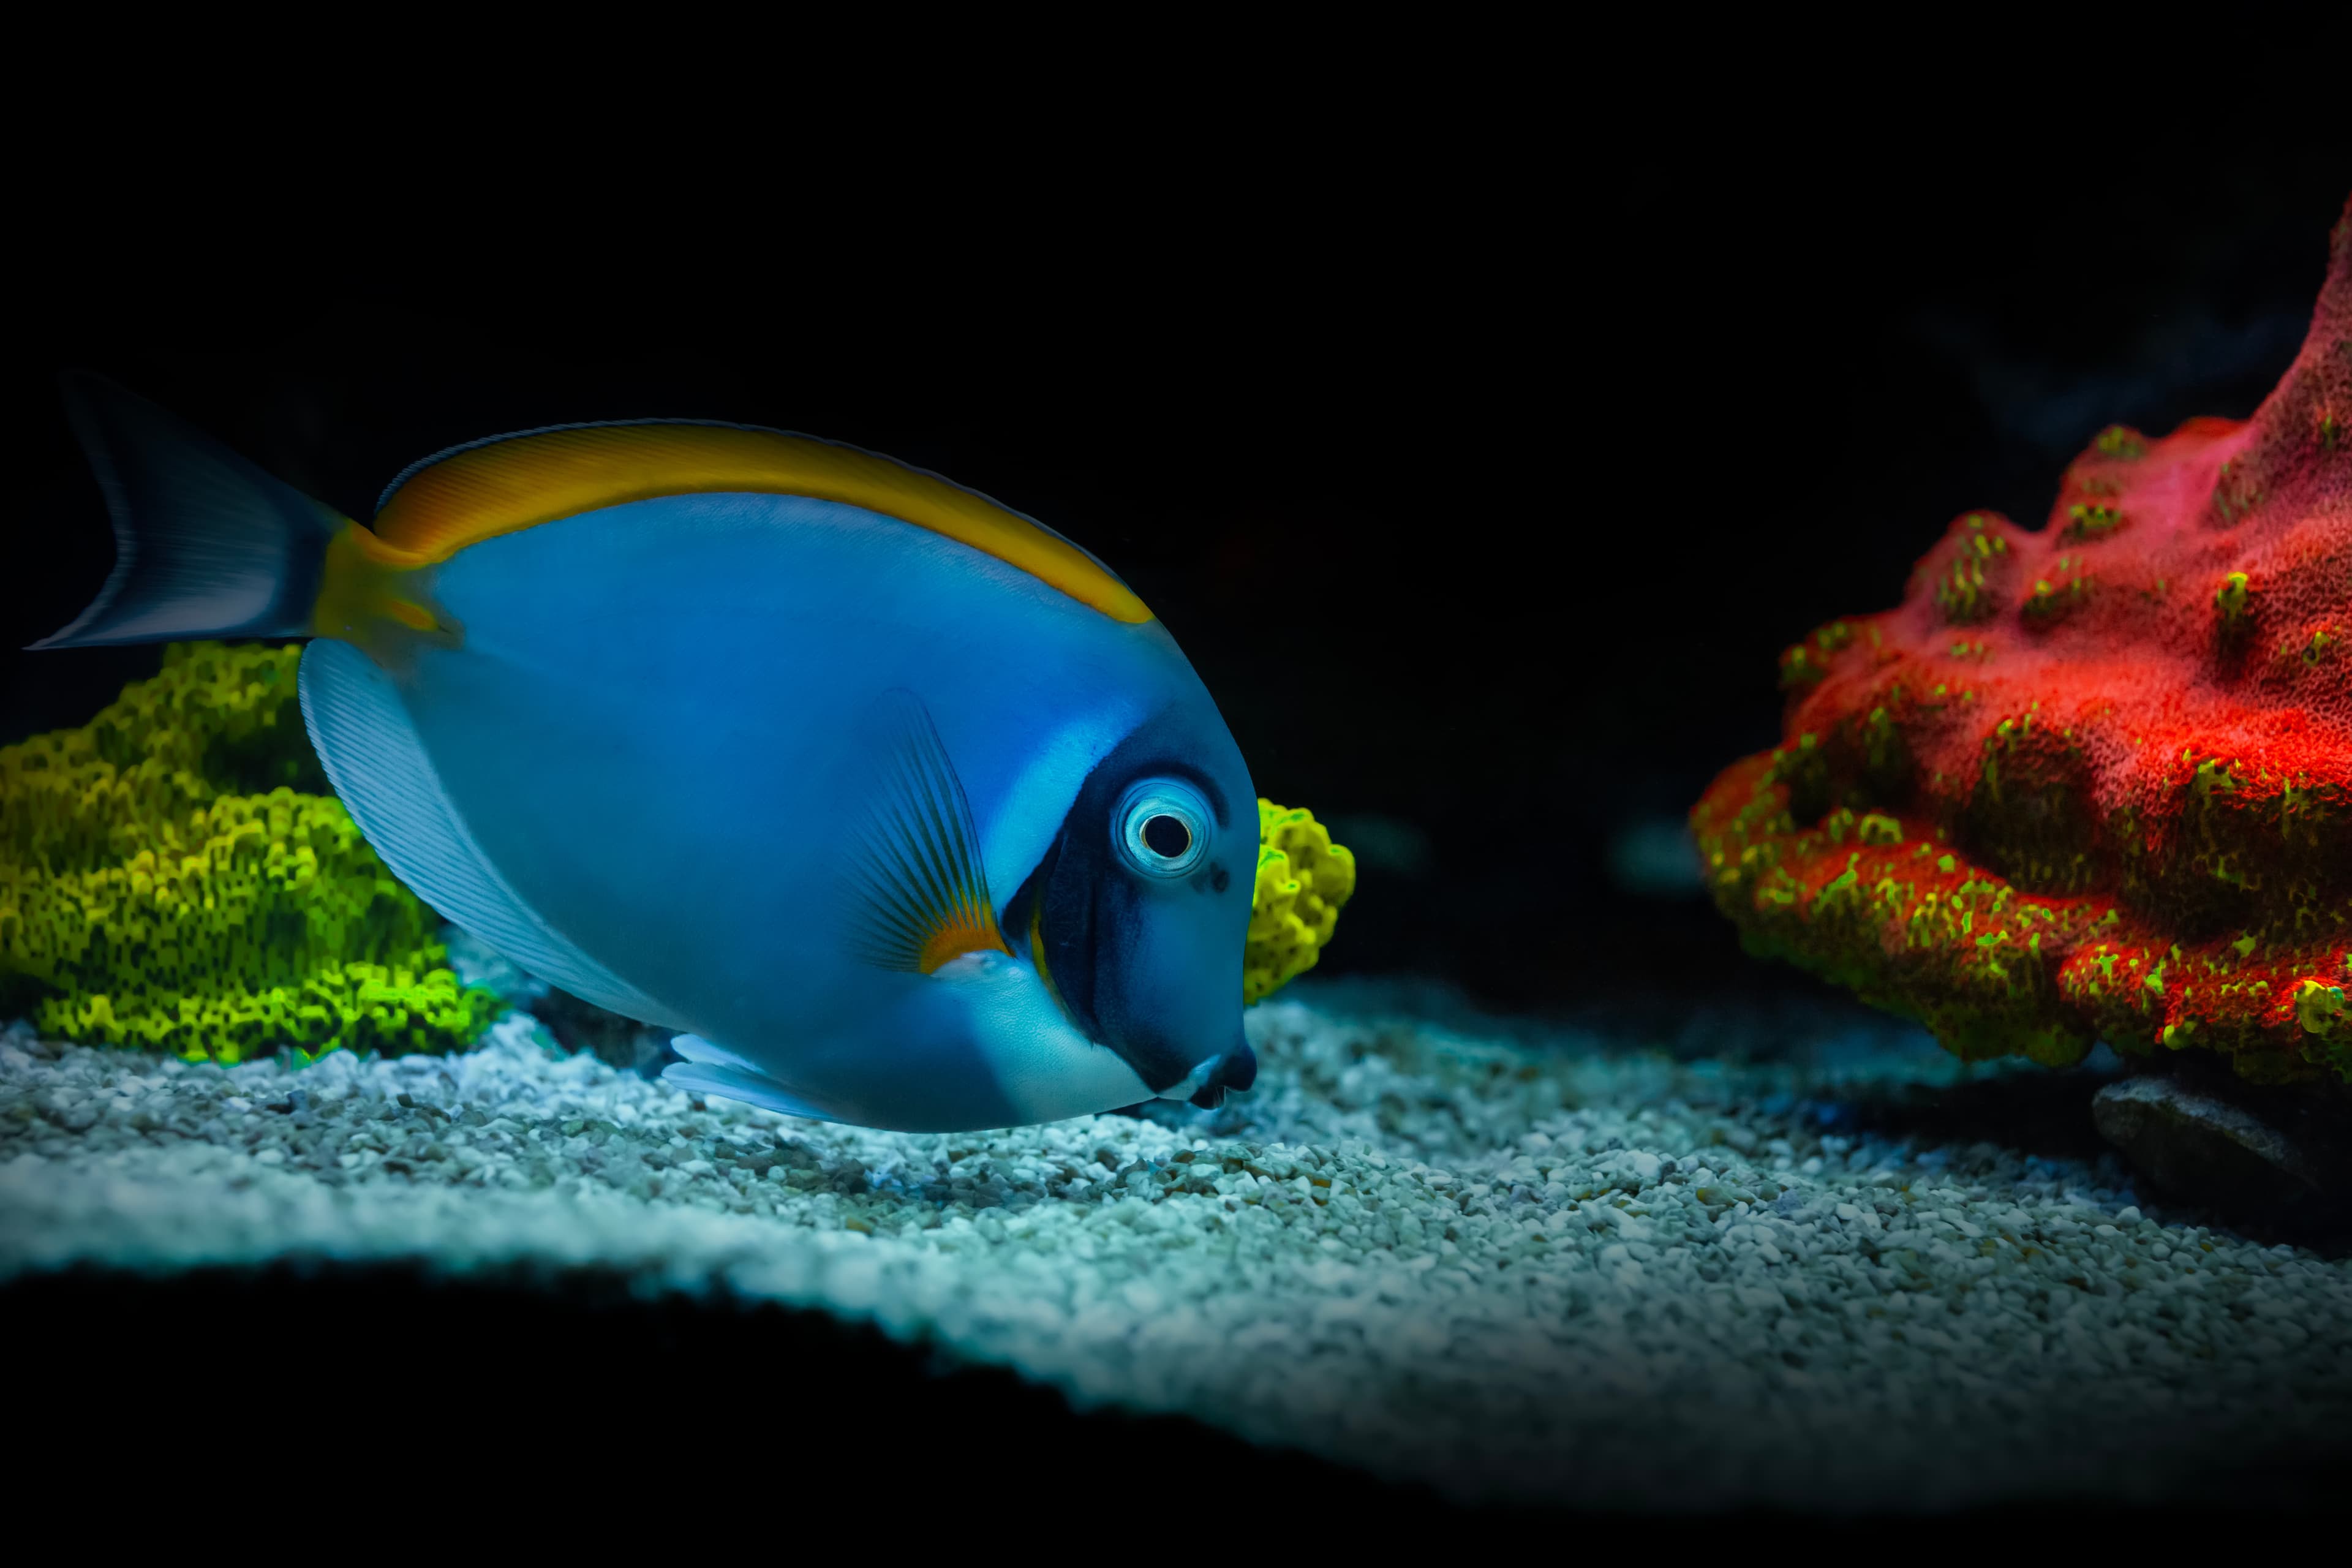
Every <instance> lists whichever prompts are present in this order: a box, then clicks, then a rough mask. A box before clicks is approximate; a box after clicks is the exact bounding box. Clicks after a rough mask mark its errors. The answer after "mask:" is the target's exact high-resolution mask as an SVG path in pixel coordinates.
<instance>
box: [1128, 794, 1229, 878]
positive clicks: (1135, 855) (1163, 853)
mask: <svg viewBox="0 0 2352 1568" xmlns="http://www.w3.org/2000/svg"><path fill="white" fill-rule="evenodd" d="M1111 832H1112V833H1113V835H1115V836H1116V837H1117V839H1118V848H1119V853H1120V854H1121V855H1122V856H1124V857H1125V858H1126V860H1127V863H1128V864H1129V865H1130V866H1132V867H1134V868H1136V869H1137V870H1139V871H1140V872H1142V873H1143V874H1144V875H1145V876H1147V877H1181V876H1183V875H1185V874H1186V873H1187V872H1190V871H1192V870H1193V869H1195V868H1198V867H1199V866H1200V864H1201V862H1202V860H1203V859H1205V858H1207V856H1208V853H1209V803H1208V802H1207V801H1205V800H1203V799H1202V798H1201V792H1200V791H1198V790H1196V789H1194V788H1193V787H1192V785H1191V784H1186V783H1184V782H1183V781H1182V780H1181V779H1146V780H1144V781H1143V782H1142V783H1141V784H1136V785H1134V786H1133V787H1132V788H1130V789H1129V791H1128V792H1127V794H1126V795H1123V796H1121V797H1120V799H1119V803H1118V812H1117V813H1116V814H1114V815H1113V816H1112V817H1111Z"/></svg>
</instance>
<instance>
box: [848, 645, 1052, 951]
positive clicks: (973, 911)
mask: <svg viewBox="0 0 2352 1568" xmlns="http://www.w3.org/2000/svg"><path fill="white" fill-rule="evenodd" d="M865 739H866V750H867V753H868V755H869V757H870V759H871V763H872V766H871V769H870V772H869V773H868V775H867V778H866V783H865V785H864V807H863V810H864V816H863V818H862V820H861V821H860V822H859V824H858V826H857V827H856V831H854V832H853V833H852V834H851V836H850V840H849V843H848V845H847V847H846V854H845V863H844V868H843V876H842V883H843V885H842V888H841V895H842V898H843V900H844V902H845V905H846V911H845V931H846V932H847V935H848V941H849V945H850V950H851V951H852V952H854V953H856V956H857V957H858V958H859V959H861V960H863V961H864V962H866V963H871V964H874V965H876V966H877V967H879V968H883V969H898V970H908V971H911V972H913V973H919V974H929V973H932V972H933V971H934V970H937V969H938V968H939V967H940V965H941V964H943V963H949V962H950V961H951V960H954V959H957V958H961V956H963V955H964V954H965V953H969V952H988V951H994V952H1010V951H1011V949H1009V948H1008V947H1007V946H1006V945H1005V942H1004V937H1003V933H1002V932H1000V931H998V930H997V929H996V910H995V905H994V904H993V903H992V901H991V900H990V899H989V894H988V875H987V872H986V871H985V870H984V869H983V868H982V861H981V855H980V835H979V834H978V833H977V832H975V831H974V830H973V827H972V820H971V804H970V803H969V802H968V801H967V800H966V799H965V798H964V793H963V784H962V783H961V781H960V780H959V779H958V778H957V777H956V772H955V765H954V763H951V762H950V761H949V759H948V753H947V748H946V747H945V746H944V745H943V744H941V743H940V732H939V730H938V727H937V726H935V725H934V724H933V723H932V722H931V716H930V714H929V712H928V711H926V710H925V709H924V707H923V704H922V701H921V700H920V699H919V698H917V697H916V696H915V695H914V693H912V692H910V691H903V690H894V691H891V692H888V693H886V694H885V696H884V698H883V700H882V701H881V702H880V703H879V704H877V709H876V711H875V712H874V714H873V715H872V717H871V721H869V723H868V724H867V725H866V736H865Z"/></svg>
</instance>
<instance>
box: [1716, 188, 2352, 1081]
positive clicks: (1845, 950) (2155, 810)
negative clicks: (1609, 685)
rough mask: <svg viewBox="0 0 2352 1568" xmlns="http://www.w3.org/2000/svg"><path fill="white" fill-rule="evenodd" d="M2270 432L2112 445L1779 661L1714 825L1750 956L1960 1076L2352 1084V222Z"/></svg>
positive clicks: (2346, 224) (1723, 873)
mask: <svg viewBox="0 0 2352 1568" xmlns="http://www.w3.org/2000/svg"><path fill="white" fill-rule="evenodd" d="M2330 242H2331V243H2330V253H2329V268H2328V273H2327V281H2326V285H2325V287H2324V289H2323V290H2322V292H2321V294H2320V299H2319V304H2318V308H2317V310H2316V311H2315V314H2314V316H2313V319H2312V325H2311V332H2310V335H2309V337H2308V338H2307V339H2306V340H2305V343H2304V346H2303V352H2302V353H2300V354H2299V355H2298V356H2297V357H2296V359H2295V362H2294V365H2293V366H2292V367H2291V368H2290V369H2289V370H2288V371H2287V373H2286V375H2285V378H2284V380H2282V381H2281V382H2280V383H2279V384H2278V387H2277V388H2276V390H2274V391H2273V393H2272V394H2271V395H2270V396H2269V397H2268V398H2267V399H2265V400H2264V402H2263V405H2262V407H2261V408H2260V409H2259V410H2257V411H2256V413H2255V415H2254V416H2253V417H2252V419H2251V420H2247V421H2244V422H2238V421H2233V420H2228V419H2192V420H2190V421H2189V422H2188V423H2187V424H2185V425H2183V426H2181V427H2180V428H2179V429H2178V430H2176V431H2174V432H2173V433H2172V434H2171V435H2169V436H2168V437H2163V438H2162V439H2160V440H2151V439H2148V438H2147V437H2143V436H2141V435H2140V434H2139V433H2138V432H2137V431H2134V430H2129V429H2126V428H2124V427H2123V426H2114V427H2111V428H2109V429H2108V430H2106V431H2105V432H2104V433H2103V434H2102V435H2100V436H2099V437H2098V438H2097V439H2096V440H2095V441H2094V442H2093V443H2092V445H2091V447H2089V448H2088V449H2087V450H2085V451H2084V453H2083V455H2082V456H2081V457H2079V458H2076V459H2075V460H2074V464H2073V466H2072V467H2070V468H2068V469H2067V470H2066V473H2065V477H2064V479H2063V482H2062V484H2061V486H2060V489H2059V492H2058V499H2057V501H2056V504H2055V505H2054V506H2053V508H2052V510H2051V516H2050V521H2048V522H2047V523H2046V524H2045V525H2044V526H2043V527H2042V529H2041V530H2040V531H2035V532H2029V531H2025V530H2023V529H2021V528H2019V527H2017V526H2016V525H2014V524H2013V523H2011V522H2010V521H2008V520H2007V519H2005V518H2002V517H2000V516H1998V515H1995V514H1992V513H1989V512H1972V513H1969V515H1967V516H1964V517H1962V518H1960V519H1958V521H1955V522H1954V523H1953V524H1952V526H1951V528H1950V529H1949V530H1948V531H1947V533H1946V535H1945V537H1944V539H1943V541H1942V542H1940V543H1938V544H1937V546H1936V548H1935V549H1934V550H1932V551H1930V552H1928V553H1927V556H1926V557H1925V558H1924V559H1923V560H1922V561H1921V562H1920V563H1919V566H1918V568H1917V569H1916V572H1915V573H1914V574H1913V576H1912V580H1911V584H1910V587H1909V591H1908V592H1907V593H1906V595H1905V597H1904V601H1903V603H1902V604H1901V605H1899V606H1898V607H1896V608H1895V609H1893V610H1890V611H1888V612H1886V613H1885V614H1883V615H1878V616H1867V617H1862V618H1857V619H1853V620H1846V621H1839V622H1835V623H1833V624H1832V625H1831V626H1824V627H1822V629H1821V630H1820V631H1817V632H1815V633H1814V634H1813V635H1812V636H1811V637H1808V638H1806V639H1805V640H1804V641H1803V642H1801V643H1800V644H1798V645H1797V646H1796V647H1793V648H1791V649H1790V650H1789V651H1788V652H1787V653H1786V654H1785V655H1783V656H1782V661H1781V664H1782V675H1783V679H1784V683H1785V684H1787V685H1788V686H1789V687H1790V689H1791V697H1790V706H1789V712H1788V718H1787V724H1786V729H1785V731H1784V733H1785V736H1786V742H1785V743H1784V744H1783V745H1782V746H1781V747H1780V748H1779V749H1777V750H1775V751H1773V752H1768V753H1765V754H1763V755H1761V756H1758V757H1751V758H1749V759H1748V760H1747V761H1745V762H1742V763H1738V764H1737V765H1735V766H1734V767H1732V768H1730V769H1729V770H1727V772H1726V773H1724V774H1723V775H1722V776H1721V777H1720V778H1718V779H1717V781H1716V783H1715V784H1714V785H1713V787H1712V788H1711V789H1710V790H1709V791H1708V792H1707V795H1706V797H1705V798H1704V799H1703V800H1702V801H1701V802H1700V803H1699V805H1698V807H1697V809H1696V811H1695V812H1694V813H1693V816H1692V823H1693V826H1694V829H1695V830H1696V833H1697V834H1698V836H1699V838H1700V841H1701V847H1702V849H1703V850H1704V851H1705V853H1706V855H1707V857H1708V858H1709V863H1710V865H1711V867H1712V870H1713V876H1714V890H1715V895H1716V899H1717V903H1718V904H1719V905H1720V906H1721V907H1722V908H1723V910H1725V912H1726V913H1727V914H1729V915H1730V916H1731V917H1732V919H1734V920H1735V921H1738V922H1739V923H1740V925H1741V927H1742V929H1743V931H1745V932H1746V933H1747V935H1748V938H1749V942H1750V945H1751V946H1754V947H1757V948H1759V950H1761V951H1765V952H1774V953H1777V954H1780V955H1781V956H1785V957H1789V958H1792V959H1794V960H1796V961H1797V962H1799V963H1804V964H1806V965H1807V966H1808V967H1811V968H1814V969H1816V970H1819V971H1822V972H1824V973H1829V974H1831V975H1832V976H1833V977H1835V978H1837V979H1840V980H1842V981H1843V982H1844V983H1846V984H1851V985H1853V986H1854V987H1855V988H1856V989H1857V990H1859V991H1861V992H1862V993H1863V994H1864V995H1865V996H1867V997H1869V998H1870V999H1872V1000H1873V1001H1875V1002H1878V1003H1880V1004H1882V1005H1887V1006H1890V1007H1893V1008H1895V1009H1897V1010H1899V1011H1903V1012H1906V1013H1908V1014H1910V1015H1912V1016H1917V1017H1920V1018H1922V1019H1924V1020H1925V1021H1927V1023H1928V1024H1929V1025H1930V1026H1933V1027H1934V1028H1935V1029H1936V1030H1937V1033H1938V1034H1939V1035H1940V1036H1941V1037H1943V1038H1944V1040H1945V1042H1946V1043H1947V1044H1948V1045H1949V1046H1951V1047H1953V1048H1955V1049H1957V1050H1959V1051H1961V1052H1963V1053H1964V1054H1968V1055H1979V1054H1992V1053H1998V1052H2002V1051H2012V1050H2023V1051H2027V1052H2029V1053H2030V1054H2032V1055H2033V1056H2035V1057H2037V1058H2042V1059H2046V1060H2052V1061H2064V1060H2068V1059H2072V1058H2076V1057H2079V1056H2080V1054H2081V1053H2082V1051H2084V1049H2087V1048H2088V1046H2089V1042H2090V1041H2091V1040H2092V1039H2093V1038H2105V1039H2106V1040H2108V1041H2110V1042H2111V1043H2113V1044H2114V1045H2116V1047H2118V1048H2119V1049H2126V1050H2132V1049H2145V1048H2149V1047H2153V1046H2155V1045H2158V1044H2163V1045H2167V1046H2172V1047H2179V1046H2182V1045H2185V1044H2192V1043H2193V1044H2197V1045H2201V1046H2206V1047H2211V1048H2215V1049H2220V1050H2224V1051H2227V1052H2229V1053H2230V1054H2231V1057H2232V1059H2233V1060H2234V1061H2235V1062H2236V1064H2237V1066H2238V1068H2239V1070H2240V1071H2242V1072H2243V1073H2246V1074H2247V1075H2248V1076H2250V1077H2256V1078H2263V1079H2293V1078H2300V1077H2308V1076H2311V1075H2312V1074H2313V1073H2314V1072H2315V1070H2316V1069H2317V1068H2319V1067H2320V1066H2321V1065H2322V1064H2323V1063H2325V1064H2328V1065H2332V1066H2333V1067H2334V1068H2335V1069H2336V1072H2337V1073H2338V1074H2340V1075H2342V1076H2344V1077H2346V1078H2347V1079H2352V1011H2347V1003H2346V994H2345V991H2346V985H2347V978H2352V972H2347V967H2346V963H2347V949H2352V642H2347V639H2352V203H2347V205H2346V209H2345V216H2344V217H2343V218H2342V219H2341V220H2340V221H2339V222H2338V223H2337V224H2336V227H2335V229H2334V230H2333V232H2332V233H2331V235H2330Z"/></svg>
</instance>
